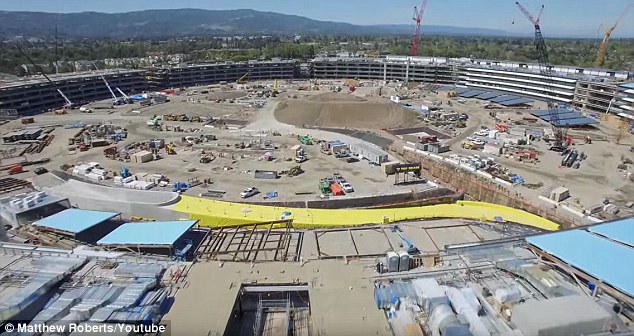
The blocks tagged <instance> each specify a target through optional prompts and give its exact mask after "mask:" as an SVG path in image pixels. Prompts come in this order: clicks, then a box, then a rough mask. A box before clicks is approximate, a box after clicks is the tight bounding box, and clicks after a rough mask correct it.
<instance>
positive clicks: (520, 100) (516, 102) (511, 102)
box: [499, 97, 534, 106]
mask: <svg viewBox="0 0 634 336" xmlns="http://www.w3.org/2000/svg"><path fill="white" fill-rule="evenodd" d="M532 102H534V100H532V99H527V98H519V97H517V98H516V99H511V100H505V101H503V102H500V103H499V104H500V105H504V106H516V105H526V104H528V103H532Z"/></svg>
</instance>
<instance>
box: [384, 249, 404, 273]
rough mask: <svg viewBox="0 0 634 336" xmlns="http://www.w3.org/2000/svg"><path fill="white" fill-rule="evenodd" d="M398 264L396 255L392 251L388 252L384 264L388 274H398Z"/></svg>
mask: <svg viewBox="0 0 634 336" xmlns="http://www.w3.org/2000/svg"><path fill="white" fill-rule="evenodd" d="M399 263H400V262H399V256H398V253H396V252H394V251H390V252H388V253H387V256H386V258H385V264H386V265H387V271H388V272H398V266H399Z"/></svg>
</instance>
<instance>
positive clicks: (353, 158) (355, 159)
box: [346, 157, 359, 163]
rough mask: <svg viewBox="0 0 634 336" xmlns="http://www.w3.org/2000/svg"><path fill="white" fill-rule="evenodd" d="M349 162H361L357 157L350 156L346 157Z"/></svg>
mask: <svg viewBox="0 0 634 336" xmlns="http://www.w3.org/2000/svg"><path fill="white" fill-rule="evenodd" d="M346 162H347V163H354V162H359V159H357V158H356V157H349V158H347V159H346Z"/></svg>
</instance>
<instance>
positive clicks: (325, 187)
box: [319, 179, 332, 196]
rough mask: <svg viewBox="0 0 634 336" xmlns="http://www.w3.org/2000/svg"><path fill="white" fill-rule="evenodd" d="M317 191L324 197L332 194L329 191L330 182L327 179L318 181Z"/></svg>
mask: <svg viewBox="0 0 634 336" xmlns="http://www.w3.org/2000/svg"><path fill="white" fill-rule="evenodd" d="M319 191H320V192H321V193H322V194H323V195H326V196H327V195H330V194H332V191H331V190H330V182H329V181H328V180H327V179H321V180H319Z"/></svg>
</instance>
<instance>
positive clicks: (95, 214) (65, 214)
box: [33, 209, 120, 235]
mask: <svg viewBox="0 0 634 336" xmlns="http://www.w3.org/2000/svg"><path fill="white" fill-rule="evenodd" d="M119 215H120V213H118V212H105V211H93V210H80V209H66V210H64V211H61V212H58V213H56V214H54V215H52V216H49V217H46V218H43V219H40V220H37V221H35V222H33V225H35V226H39V227H41V228H43V229H45V230H51V231H56V232H58V233H63V234H68V235H76V234H78V233H80V232H82V231H84V230H88V229H90V228H92V227H93V226H95V225H99V224H101V223H103V222H105V221H107V220H110V219H112V218H114V217H117V216H119Z"/></svg>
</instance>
